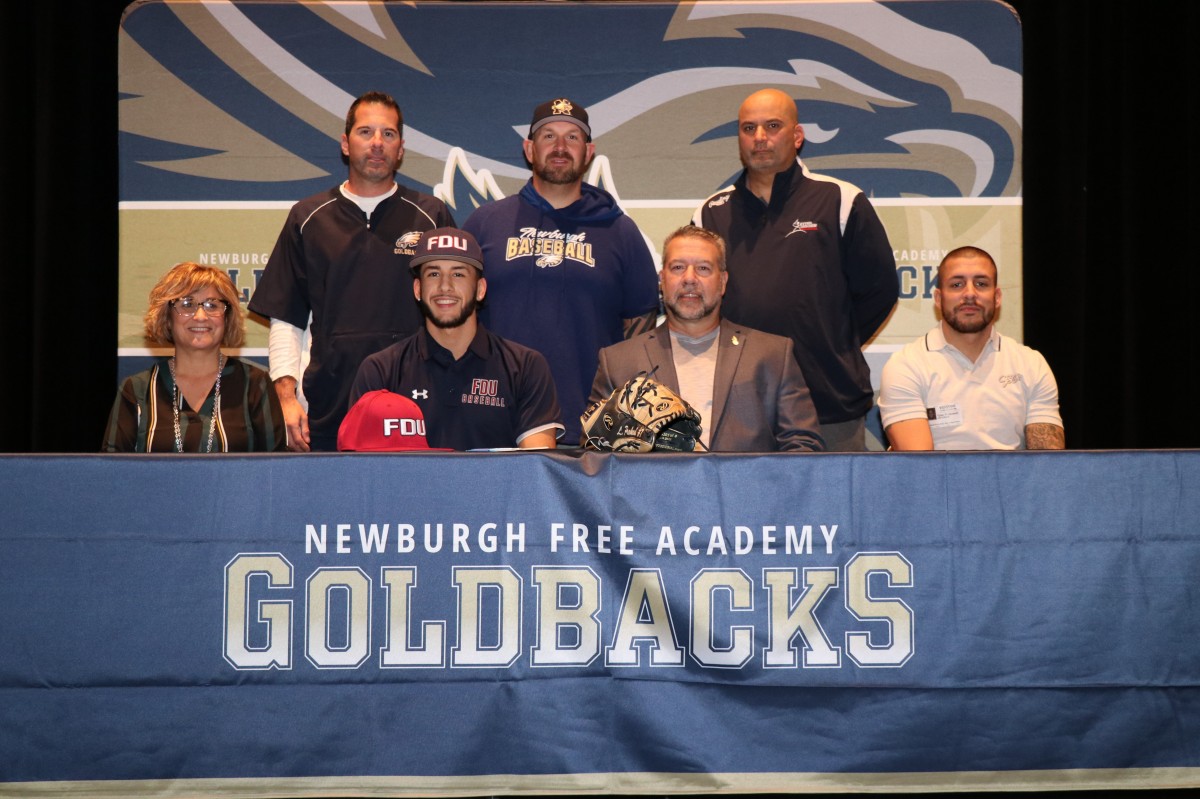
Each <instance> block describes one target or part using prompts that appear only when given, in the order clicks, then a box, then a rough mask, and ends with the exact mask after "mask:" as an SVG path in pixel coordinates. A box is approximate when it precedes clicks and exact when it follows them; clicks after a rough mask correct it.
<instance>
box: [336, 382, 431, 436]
mask: <svg viewBox="0 0 1200 799" xmlns="http://www.w3.org/2000/svg"><path fill="white" fill-rule="evenodd" d="M338 449H339V450H341V451H343V452H401V451H411V450H425V451H427V452H453V451H454V450H452V449H435V448H433V447H430V446H429V443H428V442H427V441H426V440H425V415H424V414H423V413H421V408H420V407H419V406H418V405H417V403H415V402H413V401H412V400H410V399H409V398H408V397H402V396H400V395H399V394H393V393H392V392H390V391H388V390H387V389H383V388H381V389H379V390H378V391H368V392H367V393H366V394H363V395H362V396H361V397H359V398H358V402H356V403H354V407H353V408H351V409H350V412H349V413H347V414H346V418H345V419H343V420H342V425H341V427H339V428H338Z"/></svg>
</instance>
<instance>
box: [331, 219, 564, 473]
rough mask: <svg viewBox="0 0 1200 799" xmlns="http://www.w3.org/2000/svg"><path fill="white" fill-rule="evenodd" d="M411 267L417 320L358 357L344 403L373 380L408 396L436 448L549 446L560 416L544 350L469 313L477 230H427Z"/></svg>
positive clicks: (477, 291) (474, 295) (478, 277)
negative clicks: (421, 320) (405, 332)
mask: <svg viewBox="0 0 1200 799" xmlns="http://www.w3.org/2000/svg"><path fill="white" fill-rule="evenodd" d="M410 267H411V269H412V272H413V295H414V296H415V297H416V301H417V304H418V305H419V306H420V309H421V313H422V314H423V315H424V317H425V326H424V327H423V328H422V329H421V330H419V331H417V332H416V333H415V334H413V335H412V336H409V337H408V338H406V339H403V340H402V341H399V342H397V343H395V344H393V345H392V346H390V347H388V348H387V349H385V350H382V351H381V352H377V353H375V354H374V355H372V356H370V357H369V358H367V359H366V360H365V361H363V364H362V366H361V367H359V370H358V375H357V377H356V378H355V380H354V385H353V386H352V387H351V389H350V402H351V404H352V405H353V404H354V403H356V402H357V401H358V399H359V398H360V397H362V396H363V395H364V394H366V393H368V392H371V391H375V390H377V389H387V390H388V391H391V392H393V393H395V394H399V395H401V396H403V397H408V398H409V399H411V400H412V401H413V402H415V403H416V404H417V406H418V407H419V408H420V409H421V413H422V414H423V415H424V417H425V434H426V438H427V439H428V442H429V446H431V447H435V448H450V449H456V450H470V449H497V448H506V447H521V448H537V447H554V446H555V442H556V441H557V439H558V437H559V436H560V435H562V431H563V423H562V413H561V411H560V410H559V406H558V397H557V395H556V393H555V390H554V381H553V379H552V378H551V376H550V367H549V366H548V365H547V364H546V359H545V358H543V357H542V355H541V354H540V353H538V352H536V351H535V350H532V349H530V348H528V347H524V346H521V345H520V344H516V343H514V342H511V341H508V340H506V339H503V338H501V337H500V336H497V335H496V334H494V333H490V332H488V331H487V330H486V329H484V327H483V325H481V324H480V323H479V320H478V318H477V313H476V312H477V310H478V307H479V304H480V303H481V302H483V299H484V297H485V296H486V294H487V280H485V279H484V275H483V254H482V252H481V251H480V249H479V244H478V243H476V241H475V238H474V237H473V236H472V235H471V234H470V233H467V232H465V231H462V230H459V229H457V228H448V227H443V228H438V229H436V230H431V231H430V232H428V233H426V234H425V235H424V236H423V237H422V238H421V241H420V243H419V244H418V245H417V255H415V256H414V257H413V258H412V260H411V261H410Z"/></svg>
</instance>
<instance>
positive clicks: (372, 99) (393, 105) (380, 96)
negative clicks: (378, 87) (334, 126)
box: [345, 92, 404, 136]
mask: <svg viewBox="0 0 1200 799" xmlns="http://www.w3.org/2000/svg"><path fill="white" fill-rule="evenodd" d="M363 103H378V104H379V105H384V106H387V107H388V108H390V109H392V110H393V111H395V112H396V120H397V122H396V124H397V126H398V129H399V130H400V135H401V136H403V135H404V113H403V112H402V111H401V110H400V104H399V103H397V102H396V101H395V99H393V97H392V96H391V95H390V94H384V93H383V92H367V93H366V94H364V95H361V96H360V97H359V98H358V99H356V100H355V101H354V102H353V103H351V104H350V110H349V111H347V112H346V131H345V133H346V135H347V136H349V135H350V131H351V129H353V127H354V115H355V114H357V113H358V107H359V106H360V105H362V104H363Z"/></svg>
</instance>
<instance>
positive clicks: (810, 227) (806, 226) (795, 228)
mask: <svg viewBox="0 0 1200 799" xmlns="http://www.w3.org/2000/svg"><path fill="white" fill-rule="evenodd" d="M817 230H819V228H818V227H817V223H816V222H801V221H800V220H799V219H797V220H796V221H795V222H793V223H792V229H791V230H790V231H788V234H787V236H784V238H785V239H786V238H787V237H788V236H790V235H792V234H793V233H816V232H817Z"/></svg>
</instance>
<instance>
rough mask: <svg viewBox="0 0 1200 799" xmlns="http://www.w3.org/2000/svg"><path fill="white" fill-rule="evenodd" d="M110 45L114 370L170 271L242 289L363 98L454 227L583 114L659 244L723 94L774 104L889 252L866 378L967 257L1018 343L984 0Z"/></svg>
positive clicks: (184, 26) (717, 128) (617, 15)
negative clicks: (557, 105)
mask: <svg viewBox="0 0 1200 799" xmlns="http://www.w3.org/2000/svg"><path fill="white" fill-rule="evenodd" d="M119 36H120V40H119V49H118V53H119V72H118V80H119V89H120V100H119V104H120V105H119V124H120V138H119V141H120V227H121V231H120V236H121V253H120V263H121V267H120V272H121V277H120V280H121V288H120V315H119V322H118V331H117V348H118V354H119V355H120V356H121V371H122V375H124V374H128V373H130V372H132V371H136V370H137V369H139V368H143V367H144V364H145V360H144V359H145V357H146V356H147V355H148V353H149V351H148V350H147V348H146V347H147V345H146V342H145V341H144V340H143V338H142V326H141V319H142V315H143V313H144V312H145V306H146V300H147V295H148V294H149V290H150V288H151V287H152V286H153V285H154V282H155V281H156V280H157V279H158V278H159V277H160V276H161V275H162V274H163V273H164V272H165V271H166V270H167V268H168V267H169V266H170V265H172V264H175V263H178V262H180V261H185V260H193V261H198V262H200V263H205V264H211V265H214V266H218V267H221V268H224V269H227V270H228V271H229V273H230V275H231V276H232V277H233V279H234V282H235V283H236V285H237V286H238V287H239V289H240V291H241V292H242V296H243V298H244V299H247V300H248V299H249V297H250V296H251V294H252V293H253V291H254V288H255V286H256V283H257V280H258V278H259V276H260V275H261V274H262V271H263V269H264V267H265V264H266V260H267V255H268V254H269V253H270V251H271V248H272V246H273V245H274V242H275V239H276V237H277V236H278V234H279V230H280V227H281V226H282V224H283V220H284V218H285V216H286V214H287V210H288V208H289V207H290V206H291V205H292V204H293V203H294V202H296V201H297V200H299V199H301V198H303V197H307V196H309V195H311V194H314V193H316V192H318V191H323V190H325V189H328V188H329V187H330V186H332V185H334V184H336V183H338V182H340V181H342V180H344V179H345V177H346V166H345V165H344V163H343V162H342V159H341V150H340V147H339V140H340V136H341V134H342V131H343V127H344V119H345V115H346V111H347V109H348V108H349V106H350V103H351V102H352V101H353V99H354V98H355V97H356V96H358V95H360V94H362V93H363V92H365V91H368V90H381V91H386V92H388V93H390V94H392V95H393V96H394V97H396V98H397V99H398V101H399V102H400V105H401V107H402V108H403V110H404V114H405V125H404V137H405V157H404V163H403V167H402V169H401V180H402V181H404V182H405V183H408V184H410V185H412V186H414V187H416V188H419V189H421V190H423V191H426V192H429V193H432V194H435V195H437V196H438V197H440V198H442V199H443V200H445V201H446V203H447V204H448V205H449V206H450V208H451V210H452V212H453V214H454V217H455V219H456V220H457V221H458V222H459V223H460V224H461V223H462V222H464V221H465V220H466V219H467V217H468V216H469V215H470V213H471V211H473V210H474V209H475V208H476V207H478V206H479V205H480V204H481V203H484V202H487V201H489V200H494V199H497V198H500V197H504V196H508V195H511V194H512V193H514V192H516V191H517V190H519V188H520V187H521V185H523V183H524V182H525V181H526V179H527V178H528V176H529V172H528V169H527V167H526V164H525V161H524V157H523V155H522V151H521V142H522V140H523V138H524V136H525V134H526V132H527V130H528V127H529V121H530V117H531V116H532V113H533V109H534V108H535V107H536V106H537V105H538V104H540V103H542V102H545V101H546V100H549V99H551V98H554V97H561V96H567V97H570V98H571V99H572V100H574V101H575V102H578V103H582V104H583V105H585V106H586V107H587V109H588V112H589V114H590V119H591V126H592V131H593V135H594V138H595V142H596V152H597V157H596V159H595V162H594V163H593V165H592V168H591V170H590V172H589V174H588V176H587V180H588V181H589V182H591V183H594V184H596V185H599V186H601V187H603V188H604V189H607V190H608V191H609V192H611V193H612V194H614V195H615V196H616V197H617V198H618V200H619V201H620V203H621V205H622V207H623V208H624V209H625V210H626V212H627V213H629V215H630V216H631V217H632V218H633V219H634V220H635V221H636V222H637V223H638V225H639V227H640V228H641V230H642V232H643V233H644V234H645V236H646V237H647V239H648V241H649V243H650V248H651V251H652V252H654V253H658V251H659V247H660V245H661V243H662V241H663V239H664V238H665V236H666V234H667V233H669V232H670V231H671V230H673V229H674V228H676V227H678V226H679V225H681V224H683V223H685V222H687V221H688V220H689V219H690V217H691V215H692V212H693V211H695V209H696V208H697V207H698V206H699V205H700V203H701V202H702V201H703V200H704V199H705V198H706V197H708V196H709V195H710V194H712V193H713V192H715V191H717V190H718V189H720V188H721V187H723V186H726V185H728V184H729V183H731V182H732V180H733V179H734V178H735V177H736V176H737V174H738V172H739V171H740V169H741V167H740V164H739V163H738V155H737V153H738V148H737V109H738V106H739V105H740V103H741V101H742V100H743V99H744V98H745V97H746V96H747V95H749V94H750V93H751V92H753V91H755V90H757V89H760V88H764V87H767V86H772V87H776V88H779V89H781V90H783V91H786V92H787V93H788V94H790V95H791V96H793V97H795V98H797V101H798V105H799V112H800V121H801V122H802V123H803V124H804V129H805V139H806V140H805V145H804V149H803V151H802V156H803V158H804V161H805V163H806V164H807V165H808V166H809V168H810V169H812V170H813V171H815V172H820V173H824V174H828V175H831V176H833V177H836V178H840V179H843V180H848V181H850V182H852V183H854V184H856V185H857V186H859V187H860V188H861V189H862V190H863V191H864V192H866V193H867V195H868V196H869V197H871V198H872V201H873V202H874V203H875V206H876V208H877V209H878V211H879V214H880V218H881V219H882V221H883V224H884V226H885V227H886V228H887V231H888V236H889V238H890V240H891V243H892V245H893V249H894V254H895V258H896V269H897V271H898V273H899V278H900V283H901V297H900V305H899V308H898V309H897V311H896V313H895V314H893V316H892V318H891V320H890V321H889V322H888V324H887V325H886V326H885V328H884V329H883V330H882V331H881V332H880V334H879V335H878V336H877V337H876V339H875V340H874V341H873V342H872V344H871V345H870V346H869V347H868V350H867V356H868V361H869V362H870V363H871V365H872V370H873V371H874V372H875V373H876V374H877V373H878V369H879V368H880V367H881V365H882V361H883V360H885V359H886V357H887V355H888V354H889V353H890V352H891V351H893V350H895V349H897V348H898V347H899V346H901V345H903V344H905V343H907V342H908V341H910V340H912V339H914V338H916V337H917V336H919V335H921V334H923V333H924V332H925V331H926V330H928V329H929V328H930V327H932V326H933V324H934V322H935V319H934V310H933V300H932V290H933V283H932V275H933V270H934V269H935V267H936V265H937V263H938V262H939V261H940V260H941V257H942V255H944V254H945V253H946V252H947V251H948V250H950V249H952V248H954V247H956V246H959V245H962V244H975V245H978V246H981V247H983V248H985V249H987V250H989V251H990V252H991V253H992V254H993V255H994V256H995V257H996V259H997V261H998V262H999V263H1000V265H1001V269H1000V282H1001V285H1002V287H1003V288H1004V291H1005V303H1004V313H1003V315H1002V316H1001V318H1000V319H999V322H998V324H999V326H1000V329H1001V331H1002V332H1004V333H1006V334H1008V335H1011V336H1013V337H1015V338H1017V339H1018V340H1020V339H1021V338H1022V329H1023V314H1022V306H1021V302H1020V300H1021V285H1022V280H1021V258H1022V255H1021V186H1022V179H1021V146H1022V142H1021V135H1022V120H1021V69H1022V64H1021V29H1020V22H1019V20H1018V19H1017V18H1016V16H1015V14H1014V13H1013V11H1012V9H1011V8H1010V7H1009V6H1007V5H1005V4H1004V3H1001V2H998V0H930V2H921V3H914V2H908V1H907V0H904V1H903V2H887V1H886V0H884V1H883V2H872V1H871V0H856V1H855V2H844V1H843V0H837V2H820V1H819V0H818V1H812V0H797V1H796V2H787V0H770V1H769V2H745V1H744V0H743V1H742V2H734V3H720V2H703V3H692V2H679V3H674V2H660V3H653V2H646V3H628V2H587V3H546V2H504V3H493V2H479V3H472V2H455V3H448V2H441V3H437V2H421V1H420V0H417V1H416V2H404V3H380V2H353V1H352V0H347V1H342V0H339V2H317V1H316V0H305V2H287V1H285V0H267V1H266V2H264V1H263V0H207V1H206V2H169V1H164V0H141V1H140V2H136V3H134V4H133V5H131V6H130V7H129V9H128V10H127V12H126V14H125V16H124V18H123V20H122V24H121V28H120V33H119ZM250 328H251V329H250V331H249V333H250V335H249V339H248V346H247V351H246V352H247V354H250V355H254V356H258V355H264V354H265V348H266V340H267V335H266V327H265V326H264V325H261V324H252V325H250Z"/></svg>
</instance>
